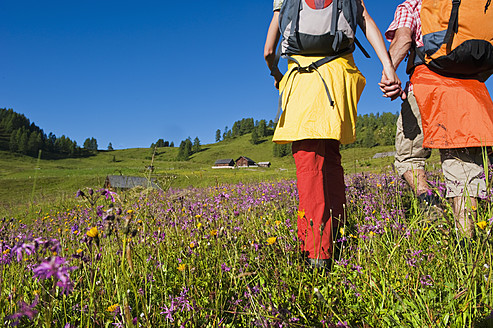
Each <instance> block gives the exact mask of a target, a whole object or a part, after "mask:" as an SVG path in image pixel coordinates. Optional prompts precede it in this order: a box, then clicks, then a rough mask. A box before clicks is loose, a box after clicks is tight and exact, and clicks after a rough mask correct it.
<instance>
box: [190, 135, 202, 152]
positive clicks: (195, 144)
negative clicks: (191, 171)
mask: <svg viewBox="0 0 493 328" xmlns="http://www.w3.org/2000/svg"><path fill="white" fill-rule="evenodd" d="M200 150H201V147H200V140H199V137H195V139H194V140H193V146H192V153H198V152H199V151H200Z"/></svg>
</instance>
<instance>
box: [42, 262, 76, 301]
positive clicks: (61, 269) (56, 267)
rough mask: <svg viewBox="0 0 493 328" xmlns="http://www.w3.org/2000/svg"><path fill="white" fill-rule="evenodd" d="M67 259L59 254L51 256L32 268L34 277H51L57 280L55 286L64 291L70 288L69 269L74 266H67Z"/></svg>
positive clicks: (66, 291)
mask: <svg viewBox="0 0 493 328" xmlns="http://www.w3.org/2000/svg"><path fill="white" fill-rule="evenodd" d="M66 263H67V261H66V260H65V259H64V258H62V257H59V256H54V257H52V258H51V259H50V260H49V261H45V262H43V263H41V264H40V265H38V266H37V267H35V268H34V269H33V273H34V277H38V278H40V279H48V278H50V277H53V278H54V279H55V280H56V281H57V286H59V287H61V288H62V289H63V291H64V292H65V293H68V292H69V291H71V290H72V288H73V284H72V282H71V281H70V276H69V271H71V270H75V269H76V267H68V266H66V265H65V264H66Z"/></svg>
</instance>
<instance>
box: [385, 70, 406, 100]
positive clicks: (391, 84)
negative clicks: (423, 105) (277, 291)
mask: <svg viewBox="0 0 493 328" xmlns="http://www.w3.org/2000/svg"><path fill="white" fill-rule="evenodd" d="M378 85H379V86H380V90H381V91H382V92H383V96H384V97H385V98H390V100H395V99H397V97H399V96H400V97H401V98H402V99H406V93H405V92H404V90H402V87H401V81H400V80H399V77H398V76H397V74H396V73H395V70H394V69H393V68H387V69H386V68H384V70H383V72H382V79H381V81H380V83H378Z"/></svg>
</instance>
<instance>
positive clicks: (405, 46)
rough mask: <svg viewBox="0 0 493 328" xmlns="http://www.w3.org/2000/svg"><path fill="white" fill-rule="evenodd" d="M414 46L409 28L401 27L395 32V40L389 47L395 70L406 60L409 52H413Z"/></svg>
mask: <svg viewBox="0 0 493 328" xmlns="http://www.w3.org/2000/svg"><path fill="white" fill-rule="evenodd" d="M412 44H413V39H412V31H411V29H410V28H409V27H401V28H398V29H397V30H396V31H395V34H394V38H393V39H392V42H391V43H390V47H389V54H390V59H391V60H392V63H393V64H394V68H395V69H397V67H399V64H400V63H401V62H402V61H403V60H404V58H406V55H407V53H408V51H409V50H411V45H412Z"/></svg>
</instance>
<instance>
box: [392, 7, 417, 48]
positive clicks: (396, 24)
mask: <svg viewBox="0 0 493 328" xmlns="http://www.w3.org/2000/svg"><path fill="white" fill-rule="evenodd" d="M401 27H409V28H410V29H411V30H412V31H413V33H414V31H415V29H416V22H415V19H414V12H413V11H412V7H410V6H409V5H408V4H407V3H403V4H400V5H399V6H397V9H396V10H395V14H394V20H393V21H392V23H390V26H389V28H388V29H387V31H386V32H385V37H386V38H387V40H388V41H392V39H394V35H395V31H396V30H397V29H399V28H401Z"/></svg>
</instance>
